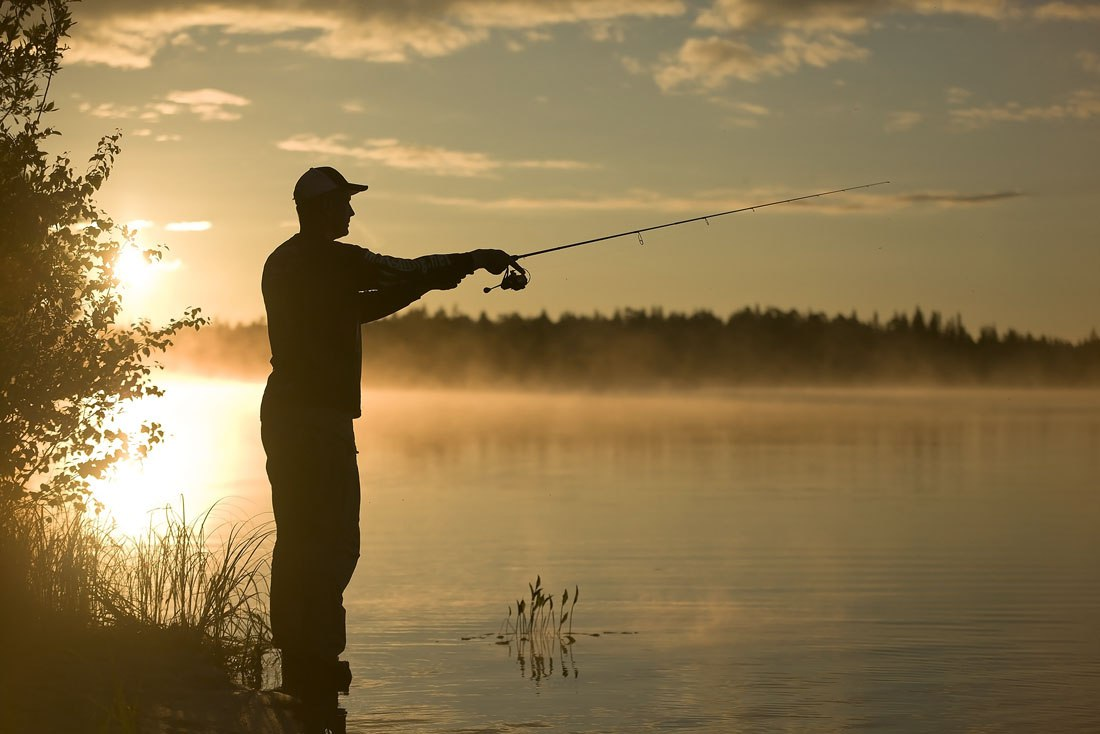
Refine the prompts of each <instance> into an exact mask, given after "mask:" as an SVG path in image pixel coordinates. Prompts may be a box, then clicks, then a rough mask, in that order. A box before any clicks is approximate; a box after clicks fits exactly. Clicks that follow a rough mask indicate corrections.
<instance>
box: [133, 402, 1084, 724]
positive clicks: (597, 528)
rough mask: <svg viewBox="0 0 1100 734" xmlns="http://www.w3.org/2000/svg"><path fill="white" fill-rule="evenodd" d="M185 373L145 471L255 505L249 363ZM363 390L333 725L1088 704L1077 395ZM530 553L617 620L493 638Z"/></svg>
mask: <svg viewBox="0 0 1100 734" xmlns="http://www.w3.org/2000/svg"><path fill="white" fill-rule="evenodd" d="M203 390H204V388H201V387H199V386H195V387H194V389H193V390H192V391H191V392H186V391H175V390H172V389H170V391H169V399H171V398H173V397H177V398H178V399H179V400H180V402H181V405H180V406H179V408H178V411H179V412H178V415H180V416H184V417H183V418H181V419H179V420H170V419H169V418H167V417H165V418H164V419H163V420H161V422H163V423H164V424H165V425H166V428H167V429H168V430H169V432H173V431H174V432H175V433H176V434H177V435H182V436H184V437H185V438H186V437H187V436H190V438H186V440H185V441H182V442H180V444H181V445H183V446H185V447H186V449H185V450H183V451H182V452H181V454H182V456H177V457H175V458H173V459H171V460H170V461H169V460H168V459H165V461H168V464H166V466H165V470H164V473H163V474H161V475H160V477H161V478H159V479H158V480H157V481H156V482H154V484H157V485H160V484H163V485H167V486H171V487H172V492H173V493H174V494H175V493H178V492H179V490H180V489H183V490H184V491H185V492H191V493H193V494H189V495H188V502H189V503H190V502H192V498H194V502H195V506H196V507H199V506H201V505H202V504H203V502H204V499H202V498H204V497H205V498H213V497H215V496H219V495H221V494H233V495H237V496H239V497H240V498H241V499H240V502H241V506H242V507H244V506H246V505H247V506H251V507H255V508H257V509H258V511H266V510H267V509H268V507H269V506H268V505H267V504H266V503H267V501H268V500H267V492H268V490H267V485H266V479H265V477H264V472H263V457H262V452H261V451H260V448H259V441H258V431H257V429H256V417H255V416H256V407H255V406H256V404H257V403H256V401H258V398H259V392H260V391H259V387H258V386H244V385H238V386H236V387H225V386H223V387H218V386H214V387H212V388H211V390H210V391H209V392H207V393H205V396H204V392H203ZM364 407H365V417H364V419H363V420H362V421H360V422H359V426H358V431H359V435H358V436H357V440H358V444H359V446H360V447H361V450H362V451H363V454H362V456H361V467H362V478H363V486H364V508H363V522H362V524H363V541H364V544H363V559H362V562H361V564H360V568H359V570H358V572H357V575H356V577H355V579H354V580H353V582H352V586H351V587H350V588H349V593H348V596H349V603H348V607H349V618H348V622H349V648H348V657H349V658H350V660H351V662H352V666H353V668H354V669H355V671H356V676H357V678H356V682H355V684H354V687H353V689H352V694H351V696H350V697H349V698H348V699H347V700H346V705H347V707H348V710H349V723H348V729H349V731H372V730H385V731H409V732H412V731H417V732H420V731H429V732H430V731H455V730H478V731H508V730H514V729H515V728H519V727H522V726H532V725H538V726H540V727H542V728H546V729H548V730H551V731H577V732H589V731H668V730H686V731H708V732H710V731H713V732H726V731H738V730H745V731H782V730H815V731H816V730H847V729H854V728H863V729H869V730H872V731H876V730H877V731H890V732H895V731H900V732H906V731H913V732H923V731H965V730H981V731H991V732H993V731H1005V732H1008V731H1020V730H1028V731H1085V730H1093V729H1098V728H1100V711H1098V706H1097V703H1096V702H1097V701H1100V635H1098V634H1097V630H1098V627H1097V625H1096V622H1095V620H1096V619H1098V618H1100V536H1098V535H1097V533H1096V527H1097V526H1098V525H1100V492H1098V490H1097V488H1098V487H1100V395H1098V394H1096V393H1088V392H1058V391H1052V392H1011V391H933V392H920V391H883V390H875V391H865V392H864V391H854V390H853V391H798V390H764V391H742V392H735V393H730V394H723V395H708V396H692V397H683V396H675V395H653V396H648V397H637V398H627V397H616V396H578V395H555V396H546V395H542V396H530V395H500V394H477V393H453V394H452V393H442V392H431V391H423V392H415V391H414V392H385V391H368V393H367V396H366V405H365V406H364ZM189 421H194V424H195V427H191V425H190V424H189V423H188V422H189ZM184 424H188V425H184ZM188 442H190V443H188ZM175 450H176V448H175V443H174V441H173V440H172V439H171V438H170V439H169V440H168V442H167V443H166V444H165V445H164V446H163V447H161V448H160V449H158V450H157V452H156V453H167V452H171V451H175ZM154 458H157V457H156V456H154ZM150 461H153V459H150ZM147 466H148V465H147ZM146 491H147V488H146ZM146 498H148V497H146ZM158 501H160V500H158ZM151 504H155V503H151ZM536 573H541V574H542V575H543V577H544V578H546V579H547V580H548V581H554V582H555V583H556V582H557V580H559V579H562V580H568V581H569V583H570V584H573V583H579V585H580V586H582V587H583V588H584V590H585V593H586V598H585V601H584V602H583V605H584V607H583V615H582V617H580V618H578V624H580V622H581V620H582V619H583V625H582V626H581V627H578V628H576V631H577V632H585V633H603V632H604V631H606V630H618V631H623V630H626V631H636V632H639V634H637V635H605V634H601V636H600V637H599V638H595V637H580V636H579V635H577V642H576V644H575V645H573V646H571V647H570V648H569V650H568V652H569V655H565V654H564V653H563V652H562V650H560V649H559V648H556V647H554V648H551V649H550V650H541V649H540V651H539V655H541V656H542V661H541V662H540V663H536V660H535V654H534V651H533V650H532V649H531V648H530V647H527V648H526V649H523V650H521V649H520V648H519V647H518V646H512V647H509V646H508V645H501V646H497V645H495V644H493V643H494V642H495V641H496V640H495V637H494V635H495V634H497V633H498V632H499V629H498V626H499V623H500V620H501V618H502V617H503V616H504V615H505V613H506V609H507V605H508V604H509V603H510V602H512V601H513V600H514V598H515V595H514V589H516V588H525V587H526V585H527V583H528V581H529V580H530V579H531V578H532V577H533V576H534V575H535V574H536ZM554 588H557V587H554ZM578 610H580V607H578ZM485 635H489V636H488V637H484V636H485ZM479 636H481V637H479ZM463 637H470V638H477V639H471V640H465V641H464V640H463V639H462V638H463ZM551 653H552V657H553V663H552V668H551V662H550V659H549V656H550V654H551ZM521 660H522V664H521ZM578 665H579V667H580V668H582V669H583V670H582V672H583V675H574V672H575V671H576V670H577V668H578ZM551 670H552V672H551ZM563 672H565V673H566V675H565V676H563V675H562V673H563ZM517 673H518V674H519V675H517ZM533 676H534V681H535V683H536V684H537V685H531V683H532V680H533Z"/></svg>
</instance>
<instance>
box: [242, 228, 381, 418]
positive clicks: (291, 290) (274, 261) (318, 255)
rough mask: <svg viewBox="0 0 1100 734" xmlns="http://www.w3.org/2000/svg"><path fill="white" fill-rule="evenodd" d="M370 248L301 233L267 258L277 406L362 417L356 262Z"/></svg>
mask: <svg viewBox="0 0 1100 734" xmlns="http://www.w3.org/2000/svg"><path fill="white" fill-rule="evenodd" d="M362 252H363V251H362V249H361V248H359V247H356V246H354V245H348V244H345V243H342V242H331V241H330V242H324V241H317V240H310V239H309V238H307V237H304V236H303V235H301V234H297V235H294V236H293V237H291V238H290V239H289V240H287V241H286V242H284V243H283V244H282V245H280V246H279V247H278V248H276V249H275V251H274V252H272V253H271V255H270V256H269V257H268V259H267V263H266V264H265V265H264V274H263V282H262V287H263V296H264V305H265V306H266V308H267V330H268V339H269V340H270V342H271V376H270V377H269V378H268V386H267V390H266V392H265V394H264V404H263V408H262V414H266V413H268V412H269V411H272V410H294V411H301V410H305V411H309V412H314V411H324V412H327V413H333V414H336V415H341V416H346V417H357V416H358V415H359V403H360V399H359V380H360V369H361V368H360V361H361V360H360V354H361V347H360V331H359V313H358V308H357V298H358V284H357V283H356V281H355V278H356V272H357V268H356V260H357V258H359V257H361V255H360V253H362Z"/></svg>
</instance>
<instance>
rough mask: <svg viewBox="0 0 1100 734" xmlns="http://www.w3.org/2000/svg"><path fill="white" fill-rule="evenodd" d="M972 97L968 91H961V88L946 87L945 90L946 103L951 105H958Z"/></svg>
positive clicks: (971, 93)
mask: <svg viewBox="0 0 1100 734" xmlns="http://www.w3.org/2000/svg"><path fill="white" fill-rule="evenodd" d="M973 95H974V93H973V92H971V91H970V90H969V89H963V88H962V87H948V88H947V103H948V104H953V105H959V104H963V103H964V102H966V101H967V100H968V99H970V98H971V97H972V96H973Z"/></svg>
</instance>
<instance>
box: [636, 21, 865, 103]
mask: <svg viewBox="0 0 1100 734" xmlns="http://www.w3.org/2000/svg"><path fill="white" fill-rule="evenodd" d="M869 55H870V52H869V51H868V50H867V49H865V48H860V47H859V46H856V45H855V44H853V43H852V42H851V41H849V40H848V39H846V38H843V37H841V36H839V35H837V34H835V33H826V34H820V35H816V36H807V35H804V34H801V33H795V32H788V33H783V34H781V35H780V36H779V38H778V39H776V40H775V41H774V42H773V44H772V49H771V50H770V51H766V52H758V51H757V50H756V49H754V48H753V47H752V46H750V45H748V44H747V43H744V42H742V41H737V40H733V39H730V38H723V37H720V36H711V37H709V38H689V39H688V40H687V41H685V42H684V44H683V45H682V46H681V47H680V50H679V51H678V52H677V53H676V54H675V55H673V56H665V57H664V58H663V59H662V60H661V62H660V63H659V64H658V67H657V70H656V72H655V80H656V82H657V86H659V87H660V88H661V89H662V90H663V91H666V92H668V91H672V90H675V89H678V88H682V87H688V88H695V89H699V90H713V89H717V88H719V87H721V86H723V85H724V84H725V83H726V82H728V81H729V80H730V79H739V80H741V81H745V82H755V81H759V80H760V79H762V78H764V77H767V76H780V75H782V74H790V73H792V72H794V71H797V70H798V69H800V68H801V67H803V66H812V67H816V68H822V67H825V66H829V65H831V64H834V63H836V62H838V61H842V60H852V61H861V60H863V59H866V58H867V57H868V56H869Z"/></svg>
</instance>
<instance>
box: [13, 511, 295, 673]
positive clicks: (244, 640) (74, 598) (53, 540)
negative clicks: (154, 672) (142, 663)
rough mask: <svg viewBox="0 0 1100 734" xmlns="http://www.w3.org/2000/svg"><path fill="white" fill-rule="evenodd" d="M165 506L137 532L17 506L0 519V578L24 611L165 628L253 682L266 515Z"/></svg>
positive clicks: (263, 636) (263, 592) (261, 622)
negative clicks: (190, 512)
mask: <svg viewBox="0 0 1100 734" xmlns="http://www.w3.org/2000/svg"><path fill="white" fill-rule="evenodd" d="M213 511H214V508H211V509H209V510H207V511H205V512H203V513H201V514H200V515H198V516H197V517H195V518H188V517H187V515H186V511H185V509H184V508H183V507H182V506H181V508H180V509H179V510H178V511H177V510H174V509H171V508H166V509H165V510H164V519H163V522H162V523H159V524H152V523H151V524H150V527H149V528H148V530H146V532H145V533H144V534H143V535H141V536H138V537H128V536H123V537H116V535H115V534H114V533H112V532H111V531H110V530H109V529H107V528H105V527H104V526H103V524H102V523H101V522H99V521H97V520H96V519H95V518H91V517H88V516H87V515H85V514H83V513H77V512H73V511H70V512H59V511H51V510H46V509H42V508H38V507H30V508H21V509H19V510H16V511H15V512H14V513H12V514H11V515H9V516H8V517H6V518H5V519H4V521H3V522H2V523H0V556H2V564H3V567H4V568H3V573H4V579H3V580H4V582H5V584H4V585H5V586H7V587H9V588H10V589H16V590H18V593H15V594H14V597H18V598H19V599H18V601H20V602H22V603H21V605H20V606H21V607H22V609H21V611H16V610H14V609H13V610H10V611H11V612H13V613H14V614H16V615H17V616H22V617H24V618H35V619H39V620H42V619H48V620H49V623H50V624H57V623H76V624H86V625H92V626H117V627H132V628H136V629H139V630H140V629H162V630H173V631H176V632H179V633H180V636H181V638H183V639H190V640H191V641H192V643H193V644H195V645H198V646H201V647H202V648H203V649H204V650H206V651H207V652H209V653H210V654H212V655H213V656H214V658H215V659H216V661H217V662H218V663H219V664H220V665H221V666H222V667H223V668H224V669H225V670H226V671H227V672H229V674H230V675H231V676H232V677H233V678H234V679H236V680H237V681H238V682H240V683H242V684H244V685H247V686H251V687H259V686H260V684H261V683H262V680H263V673H264V670H263V662H264V659H265V656H266V655H267V653H268V652H269V651H270V638H271V634H270V626H269V624H268V618H267V603H266V600H267V580H268V578H269V573H268V563H269V561H268V559H269V557H270V554H269V552H268V551H269V546H270V541H271V539H272V537H273V532H274V531H273V528H272V526H271V524H270V523H266V524H257V523H254V522H249V523H244V522H238V523H220V524H215V523H213V517H214V515H213Z"/></svg>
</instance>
